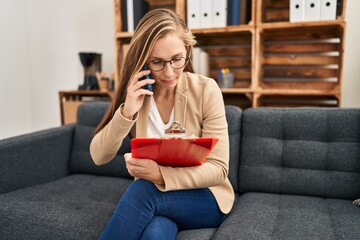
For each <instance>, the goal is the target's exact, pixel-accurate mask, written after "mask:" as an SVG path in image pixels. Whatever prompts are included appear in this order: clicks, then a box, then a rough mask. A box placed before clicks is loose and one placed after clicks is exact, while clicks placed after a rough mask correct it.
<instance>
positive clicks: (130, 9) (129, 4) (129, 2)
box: [126, 0, 134, 32]
mask: <svg viewBox="0 0 360 240" xmlns="http://www.w3.org/2000/svg"><path fill="white" fill-rule="evenodd" d="M126 8H127V23H128V31H129V32H133V31H134V1H133V0H126Z"/></svg>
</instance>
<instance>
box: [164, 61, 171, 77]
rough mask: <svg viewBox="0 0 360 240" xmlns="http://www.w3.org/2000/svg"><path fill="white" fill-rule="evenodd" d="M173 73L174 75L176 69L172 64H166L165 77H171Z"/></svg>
mask: <svg viewBox="0 0 360 240" xmlns="http://www.w3.org/2000/svg"><path fill="white" fill-rule="evenodd" d="M173 73H174V69H173V68H172V66H171V65H170V62H166V63H165V66H164V69H163V74H164V75H165V76H171V75H172V74H173Z"/></svg>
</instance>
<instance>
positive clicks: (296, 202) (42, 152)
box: [0, 103, 360, 240]
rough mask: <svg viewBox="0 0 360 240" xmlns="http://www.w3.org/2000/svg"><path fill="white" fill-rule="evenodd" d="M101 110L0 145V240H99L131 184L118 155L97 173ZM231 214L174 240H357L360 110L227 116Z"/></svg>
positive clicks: (96, 107)
mask: <svg viewBox="0 0 360 240" xmlns="http://www.w3.org/2000/svg"><path fill="white" fill-rule="evenodd" d="M107 106H108V105H107V103H87V104H84V105H82V106H81V107H80V108H79V111H78V122H77V124H76V125H69V126H63V127H59V128H54V129H49V130H44V131H40V132H36V133H32V134H27V135H23V136H18V137H14V138H9V139H5V140H1V141H0V165H1V168H0V179H1V181H0V239H6V240H10V239H66V240H69V239H97V238H98V236H99V235H100V233H101V231H102V229H103V228H104V227H105V225H106V223H107V221H108V220H109V218H110V217H111V215H112V213H113V210H114V208H115V207H116V204H117V202H118V200H119V199H120V197H121V195H122V193H123V192H124V190H125V189H126V187H127V186H128V185H129V184H130V183H131V182H132V179H131V177H130V176H129V175H128V173H127V171H126V168H125V166H124V162H123V157H122V155H123V154H124V153H125V152H128V151H129V148H130V144H129V139H126V140H125V142H124V146H123V147H122V148H121V149H120V150H119V153H118V155H117V156H116V159H114V160H113V161H112V162H110V163H109V164H107V165H104V166H101V167H99V166H96V165H95V164H93V162H92V160H91V158H90V154H89V142H90V138H91V135H92V133H93V130H94V128H95V126H96V125H97V124H98V123H99V121H100V119H101V117H102V116H103V114H104V112H105V110H106V108H107ZM226 117H227V120H228V123H229V137H230V153H231V154H230V169H229V177H230V180H231V183H232V184H233V187H234V190H235V192H236V196H237V197H236V201H235V204H234V208H233V210H232V211H231V213H230V214H229V216H228V217H227V219H226V220H225V221H224V223H223V224H222V225H221V226H220V227H219V228H218V229H196V230H187V231H181V232H179V234H178V236H177V239H221V240H224V239H246V240H249V239H256V240H259V239H266V240H267V239H346V240H348V239H360V208H358V207H356V206H354V205H352V200H354V199H355V198H359V197H360V109H321V108H256V109H247V110H245V111H243V112H242V111H241V110H240V109H239V108H236V107H233V106H227V107H226Z"/></svg>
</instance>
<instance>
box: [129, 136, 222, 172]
mask: <svg viewBox="0 0 360 240" xmlns="http://www.w3.org/2000/svg"><path fill="white" fill-rule="evenodd" d="M217 142H218V139H217V138H133V139H132V140H131V153H132V157H133V158H146V159H152V160H154V161H156V162H157V163H158V164H159V165H162V166H171V167H189V166H198V165H201V164H202V163H203V162H204V161H205V159H206V157H207V156H208V155H209V153H210V152H211V150H212V149H213V148H214V146H215V145H216V143H217Z"/></svg>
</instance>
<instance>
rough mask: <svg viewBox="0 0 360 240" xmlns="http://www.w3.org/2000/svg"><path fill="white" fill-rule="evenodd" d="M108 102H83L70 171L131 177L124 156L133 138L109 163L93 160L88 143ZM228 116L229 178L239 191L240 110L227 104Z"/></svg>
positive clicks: (78, 117)
mask: <svg viewBox="0 0 360 240" xmlns="http://www.w3.org/2000/svg"><path fill="white" fill-rule="evenodd" d="M108 106H109V103H107V102H89V103H84V104H81V105H80V106H79V108H78V113H77V124H76V130H75V134H74V143H73V150H72V155H71V162H70V172H71V173H88V174H97V175H107V176H116V177H125V178H132V177H131V176H130V175H129V173H128V172H127V169H126V167H125V161H124V157H123V155H124V154H125V153H127V152H130V138H129V137H127V138H126V139H125V140H124V142H123V145H122V146H121V148H120V150H119V151H118V153H117V155H116V156H115V159H114V160H112V161H110V162H109V163H107V164H105V165H102V166H97V165H95V164H94V162H93V160H92V159H91V156H90V152H89V145H90V142H91V138H92V135H93V132H94V130H95V128H96V126H97V125H98V124H99V123H100V121H101V119H102V117H103V116H104V114H105V112H106V110H107V108H108ZM225 109H226V118H227V121H228V125H229V138H230V163H229V165H230V169H229V178H230V181H231V183H232V184H233V186H234V189H236V190H238V187H237V183H238V167H239V152H240V151H239V141H240V128H241V109H240V108H238V107H235V106H226V108H225Z"/></svg>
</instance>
